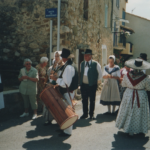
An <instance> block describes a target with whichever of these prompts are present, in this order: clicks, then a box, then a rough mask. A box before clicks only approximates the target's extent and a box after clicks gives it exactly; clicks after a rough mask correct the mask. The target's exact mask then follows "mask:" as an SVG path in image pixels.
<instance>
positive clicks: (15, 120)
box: [0, 114, 32, 132]
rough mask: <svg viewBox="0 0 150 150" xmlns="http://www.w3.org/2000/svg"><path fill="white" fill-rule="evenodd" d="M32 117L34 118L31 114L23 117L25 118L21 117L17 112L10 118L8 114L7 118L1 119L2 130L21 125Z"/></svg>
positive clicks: (0, 129)
mask: <svg viewBox="0 0 150 150" xmlns="http://www.w3.org/2000/svg"><path fill="white" fill-rule="evenodd" d="M3 117H5V116H3ZM31 119H32V115H31V114H30V115H29V116H28V117H23V118H20V117H19V115H18V114H15V115H14V114H13V115H11V114H10V116H9V119H8V116H7V120H5V121H4V120H3V121H0V132H1V131H4V130H6V129H9V128H11V127H16V126H20V125H22V124H23V123H25V122H28V121H30V120H31Z"/></svg>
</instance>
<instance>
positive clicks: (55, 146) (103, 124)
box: [0, 95, 150, 150]
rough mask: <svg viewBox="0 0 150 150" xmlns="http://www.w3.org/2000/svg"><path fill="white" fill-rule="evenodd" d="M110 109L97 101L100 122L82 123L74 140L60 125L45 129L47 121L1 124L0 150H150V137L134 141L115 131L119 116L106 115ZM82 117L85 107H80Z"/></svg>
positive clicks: (137, 136)
mask: <svg viewBox="0 0 150 150" xmlns="http://www.w3.org/2000/svg"><path fill="white" fill-rule="evenodd" d="M106 110H107V108H106V107H104V106H102V105H100V104H99V95H97V101H96V111H95V117H96V120H93V121H90V120H89V119H86V120H78V121H77V122H76V123H75V125H74V130H73V135H72V136H71V137H69V138H68V137H59V136H58V134H59V133H58V132H57V130H58V129H59V127H58V125H57V124H56V123H55V121H53V125H51V126H46V127H45V126H43V121H44V120H43V118H42V116H39V117H38V118H37V119H36V120H31V117H32V116H29V117H27V118H19V117H14V118H12V119H9V120H7V121H4V122H1V123H0V150H70V149H71V150H150V141H149V136H150V132H149V133H148V134H147V135H143V134H139V135H135V136H134V137H133V138H131V137H129V136H128V134H126V133H124V132H123V131H122V130H120V131H119V130H118V129H117V128H115V119H116V116H106V115H103V113H104V112H106ZM76 112H77V114H79V115H81V114H82V110H81V104H80V103H79V104H78V105H77V108H76Z"/></svg>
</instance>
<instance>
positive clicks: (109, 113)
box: [103, 112, 111, 115]
mask: <svg viewBox="0 0 150 150" xmlns="http://www.w3.org/2000/svg"><path fill="white" fill-rule="evenodd" d="M103 115H111V112H106V113H104V114H103Z"/></svg>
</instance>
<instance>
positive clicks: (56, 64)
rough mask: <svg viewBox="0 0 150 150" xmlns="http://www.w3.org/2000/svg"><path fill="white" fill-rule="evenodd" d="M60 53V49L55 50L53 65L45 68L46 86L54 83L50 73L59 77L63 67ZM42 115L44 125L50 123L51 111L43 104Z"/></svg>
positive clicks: (51, 118)
mask: <svg viewBox="0 0 150 150" xmlns="http://www.w3.org/2000/svg"><path fill="white" fill-rule="evenodd" d="M60 55H61V51H56V52H55V53H54V60H53V65H52V66H50V67H49V68H48V70H47V76H48V79H49V83H48V85H47V86H53V85H56V81H54V80H52V79H50V75H55V76H56V77H59V76H60V74H61V72H62V70H63V67H64V63H63V61H62V57H61V56H60ZM43 117H44V119H45V123H44V125H45V126H47V125H50V124H51V122H52V120H53V116H52V115H51V113H50V112H49V110H48V109H47V107H46V106H45V105H44V109H43Z"/></svg>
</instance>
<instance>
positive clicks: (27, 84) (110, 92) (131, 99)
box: [18, 48, 150, 136]
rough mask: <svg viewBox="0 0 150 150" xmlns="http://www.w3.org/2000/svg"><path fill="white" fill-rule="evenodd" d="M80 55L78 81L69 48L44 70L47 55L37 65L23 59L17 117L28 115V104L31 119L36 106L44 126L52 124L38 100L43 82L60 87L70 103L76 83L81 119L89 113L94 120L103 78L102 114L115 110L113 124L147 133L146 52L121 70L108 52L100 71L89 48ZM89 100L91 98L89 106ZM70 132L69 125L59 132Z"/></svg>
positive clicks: (148, 87)
mask: <svg viewBox="0 0 150 150" xmlns="http://www.w3.org/2000/svg"><path fill="white" fill-rule="evenodd" d="M83 55H84V61H83V62H82V63H81V65H80V81H79V82H78V72H77V69H76V67H75V65H74V63H73V61H72V58H74V55H73V54H71V52H70V50H68V49H65V48H63V49H62V51H56V52H55V53H54V60H53V65H52V66H50V67H49V68H48V69H47V70H46V66H47V62H48V58H47V57H42V58H41V60H40V62H41V63H40V64H39V65H37V66H36V68H34V67H32V66H31V64H32V62H31V60H30V59H25V60H24V65H25V68H22V69H21V70H20V74H19V77H18V78H19V80H20V81H21V84H20V87H19V89H20V93H21V94H22V97H23V99H24V106H25V112H24V113H23V114H22V115H21V116H20V117H25V116H28V115H29V113H28V108H29V103H30V104H31V107H32V109H33V110H34V115H33V119H35V118H36V117H37V106H38V107H39V108H41V109H43V116H44V118H45V123H44V125H49V124H51V122H52V120H53V116H52V115H51V113H50V112H49V111H48V109H47V108H46V106H45V105H44V104H43V103H42V101H41V99H40V93H41V92H42V90H43V89H44V88H45V87H46V84H47V83H49V85H52V86H53V87H54V88H55V87H57V86H59V89H60V93H61V94H62V95H63V97H64V98H65V99H66V101H67V103H68V104H69V105H70V106H72V99H73V98H74V95H75V92H74V91H75V90H76V89H77V88H78V83H79V85H80V89H81V95H82V105H83V115H82V116H81V117H80V119H86V118H88V116H89V117H90V119H94V110H95V98H96V90H97V84H98V81H100V80H102V78H103V80H104V84H103V89H102V93H101V97H100V104H102V105H104V106H107V107H108V112H106V113H105V115H110V114H115V113H118V115H117V119H116V127H117V128H119V129H124V131H125V132H126V133H129V134H130V135H133V134H137V133H141V132H142V133H144V134H146V133H147V132H148V130H149V126H150V117H149V102H148V95H150V94H149V92H148V91H150V78H149V76H147V75H146V71H145V70H147V69H150V63H148V62H147V61H146V59H147V58H146V57H147V55H146V54H143V53H142V54H141V55H140V58H137V59H131V60H129V61H126V62H125V67H124V68H122V69H121V70H120V68H119V66H118V65H115V56H114V55H110V56H109V58H108V62H109V63H108V65H106V66H105V67H104V70H103V71H102V69H101V66H100V64H99V63H98V62H96V61H94V60H93V59H92V55H93V53H92V50H90V49H86V50H85V52H83ZM146 91H147V92H146ZM88 99H89V100H90V105H89V108H88ZM37 102H38V105H37ZM111 106H112V111H111ZM116 106H119V111H116V110H115V108H116ZM71 134H72V126H71V127H69V128H67V129H65V130H64V131H63V132H62V133H61V134H60V135H61V136H70V135H71Z"/></svg>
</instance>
